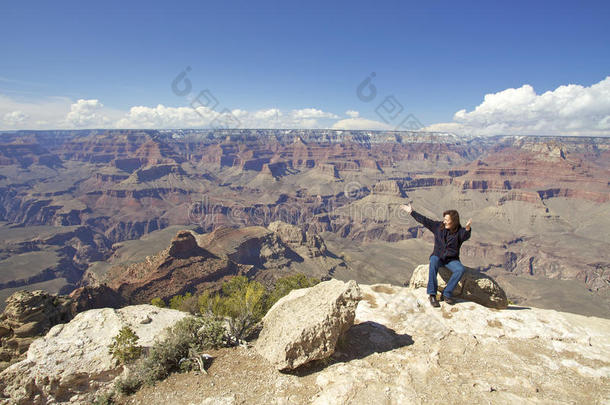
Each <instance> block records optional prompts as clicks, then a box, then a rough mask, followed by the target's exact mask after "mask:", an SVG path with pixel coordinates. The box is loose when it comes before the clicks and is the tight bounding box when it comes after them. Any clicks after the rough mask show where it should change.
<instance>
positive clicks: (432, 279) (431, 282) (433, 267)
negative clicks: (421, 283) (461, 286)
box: [428, 255, 466, 298]
mask: <svg viewBox="0 0 610 405" xmlns="http://www.w3.org/2000/svg"><path fill="white" fill-rule="evenodd" d="M441 266H445V267H446V268H448V269H449V271H451V273H453V274H451V278H450V279H449V282H448V283H447V287H445V291H443V295H444V296H445V297H449V298H451V293H452V292H453V289H454V288H455V286H456V285H457V283H458V282H459V281H460V279H461V278H462V275H463V274H464V271H465V270H466V269H464V266H463V265H462V263H460V261H459V260H451V261H450V262H448V263H445V262H444V261H443V260H441V259H440V258H439V257H438V256H435V255H432V256H430V269H429V271H428V295H436V290H438V282H437V281H436V275H437V274H438V269H439V267H441Z"/></svg>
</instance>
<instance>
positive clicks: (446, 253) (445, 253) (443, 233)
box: [411, 211, 472, 263]
mask: <svg viewBox="0 0 610 405" xmlns="http://www.w3.org/2000/svg"><path fill="white" fill-rule="evenodd" d="M411 216H412V217H413V218H415V220H416V221H417V222H419V223H420V224H422V225H423V226H425V227H426V228H428V229H429V230H430V231H431V232H432V233H433V234H434V251H433V252H432V254H431V255H430V256H433V255H434V256H437V257H438V258H440V259H441V260H442V261H444V262H445V263H449V262H450V261H452V260H460V246H462V243H464V242H466V241H467V240H468V238H470V231H467V230H466V228H464V227H462V226H461V225H460V227H459V228H458V230H457V231H455V232H451V231H450V230H449V229H446V228H445V224H443V222H442V221H433V220H431V219H430V218H426V217H425V216H423V215H422V214H420V213H418V212H415V211H411ZM471 230H472V229H471Z"/></svg>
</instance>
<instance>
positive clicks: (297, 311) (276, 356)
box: [255, 279, 361, 370]
mask: <svg viewBox="0 0 610 405" xmlns="http://www.w3.org/2000/svg"><path fill="white" fill-rule="evenodd" d="M360 298H361V295H360V288H359V286H358V284H356V282H355V281H353V280H352V281H349V282H347V283H344V282H342V281H339V280H334V279H333V280H329V281H325V282H322V283H320V284H317V285H316V286H314V287H311V288H304V289H299V290H293V291H291V292H290V294H288V295H287V296H285V297H283V298H282V299H280V300H279V301H278V302H277V303H276V304H275V305H274V306H273V307H272V308H271V309H270V310H269V312H268V313H267V315H265V317H264V318H263V329H262V331H261V333H260V335H259V338H258V340H257V342H256V345H255V347H256V350H257V351H258V352H259V353H260V354H261V355H262V356H263V357H265V358H266V359H267V360H269V361H270V362H271V363H273V364H274V365H275V367H276V368H277V369H278V370H291V369H295V368H297V367H299V366H301V365H303V364H305V363H308V362H310V361H312V360H318V359H323V358H326V357H329V356H330V355H332V354H333V352H334V350H335V346H336V344H337V339H338V338H339V336H341V335H342V334H343V333H344V332H345V331H347V330H348V329H349V328H350V327H351V326H352V324H353V322H354V316H355V311H356V306H357V305H358V302H359V300H360Z"/></svg>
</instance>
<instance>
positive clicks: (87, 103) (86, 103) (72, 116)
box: [65, 99, 111, 128]
mask: <svg viewBox="0 0 610 405" xmlns="http://www.w3.org/2000/svg"><path fill="white" fill-rule="evenodd" d="M103 108H104V105H103V104H102V103H100V102H99V101H98V100H95V99H93V100H83V99H80V100H78V101H77V102H76V103H74V104H72V105H71V106H70V112H69V113H68V114H67V115H66V119H65V123H66V126H67V127H74V128H94V127H95V128H104V127H107V126H108V125H109V124H110V122H111V120H110V118H109V117H107V116H105V115H104V113H103Z"/></svg>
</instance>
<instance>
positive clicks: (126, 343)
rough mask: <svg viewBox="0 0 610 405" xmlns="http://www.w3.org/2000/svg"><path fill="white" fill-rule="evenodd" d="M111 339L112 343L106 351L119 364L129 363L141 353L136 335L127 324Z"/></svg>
mask: <svg viewBox="0 0 610 405" xmlns="http://www.w3.org/2000/svg"><path fill="white" fill-rule="evenodd" d="M112 340H113V342H112V344H111V345H110V346H108V353H110V354H111V355H112V358H113V359H115V360H118V362H119V363H121V364H127V363H131V362H133V361H135V360H136V359H138V358H139V357H140V355H141V354H142V348H141V347H140V346H138V345H137V343H138V335H136V333H135V332H134V331H133V330H132V329H131V328H130V327H129V326H124V327H123V328H121V330H120V331H119V334H118V335H116V336H115V337H113V338H112Z"/></svg>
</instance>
